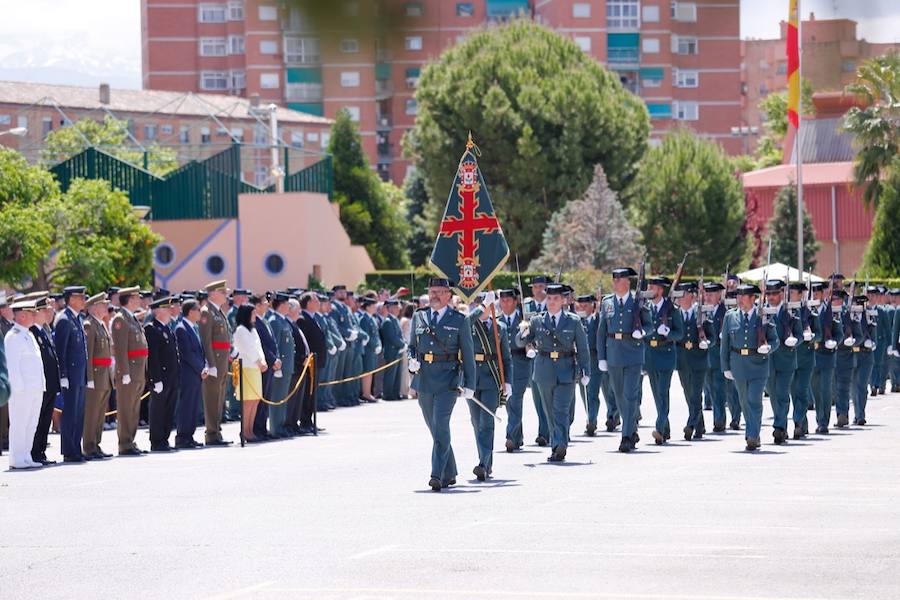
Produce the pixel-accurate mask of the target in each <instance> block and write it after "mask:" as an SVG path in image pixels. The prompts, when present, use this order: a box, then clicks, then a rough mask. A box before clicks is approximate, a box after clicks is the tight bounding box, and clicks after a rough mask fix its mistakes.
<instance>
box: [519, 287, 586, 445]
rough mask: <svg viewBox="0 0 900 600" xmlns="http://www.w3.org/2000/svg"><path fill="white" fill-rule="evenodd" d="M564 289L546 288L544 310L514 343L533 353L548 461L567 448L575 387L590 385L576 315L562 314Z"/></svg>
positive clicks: (522, 327)
mask: <svg viewBox="0 0 900 600" xmlns="http://www.w3.org/2000/svg"><path fill="white" fill-rule="evenodd" d="M564 292H565V286H563V285H561V284H558V283H554V284H550V285H548V286H547V297H546V311H545V312H544V313H542V314H538V315H535V316H532V317H531V320H530V321H528V322H523V323H522V324H520V325H519V334H518V337H517V338H516V343H517V345H518V346H519V347H520V348H524V347H525V346H526V345H528V344H533V345H534V347H535V348H536V350H537V353H538V354H537V356H536V357H535V359H534V373H533V375H532V377H533V379H534V381H535V383H537V385H538V388H539V389H540V393H541V402H542V403H543V407H544V413H545V414H546V415H547V418H548V420H549V425H550V447H551V448H552V454H551V455H550V458H549V460H550V461H553V462H560V461H563V460H565V458H566V450H567V448H568V445H569V422H570V416H569V415H570V410H571V403H572V399H573V397H574V394H575V384H576V383H577V382H578V381H579V380H580V382H581V385H587V384H588V383H589V382H590V371H591V367H590V364H588V361H589V360H590V355H591V353H590V350H589V349H588V345H587V334H586V333H585V330H584V326H583V325H582V324H581V319H579V318H578V315H576V314H574V313H571V312H568V311H565V310H563V309H562V306H563V295H564Z"/></svg>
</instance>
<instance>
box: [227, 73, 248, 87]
mask: <svg viewBox="0 0 900 600" xmlns="http://www.w3.org/2000/svg"><path fill="white" fill-rule="evenodd" d="M229 74H230V75H231V89H233V90H243V89H245V88H246V87H247V73H246V72H245V71H244V70H243V69H232V70H231V71H229Z"/></svg>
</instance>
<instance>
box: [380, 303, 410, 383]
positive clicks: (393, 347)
mask: <svg viewBox="0 0 900 600" xmlns="http://www.w3.org/2000/svg"><path fill="white" fill-rule="evenodd" d="M384 305H385V306H386V307H387V311H388V315H387V317H386V318H385V319H384V322H383V323H382V324H381V339H382V340H383V344H384V362H385V364H390V363H392V362H394V361H395V360H397V359H398V358H400V357H401V355H402V354H403V352H404V351H405V350H406V348H405V346H406V342H404V341H403V333H402V331H401V330H400V321H399V320H398V319H397V317H398V316H399V315H400V301H399V300H396V299H394V298H388V299H387V300H385V301H384ZM382 397H383V398H384V399H385V400H400V399H401V398H400V363H397V364H396V365H394V366H392V367H388V368H387V369H385V371H384V393H383V396H382Z"/></svg>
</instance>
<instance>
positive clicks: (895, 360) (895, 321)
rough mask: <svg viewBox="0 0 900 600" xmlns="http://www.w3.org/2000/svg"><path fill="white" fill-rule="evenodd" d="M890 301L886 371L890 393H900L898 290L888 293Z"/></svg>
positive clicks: (899, 313) (893, 289)
mask: <svg viewBox="0 0 900 600" xmlns="http://www.w3.org/2000/svg"><path fill="white" fill-rule="evenodd" d="M888 297H889V298H890V299H891V335H890V337H889V338H888V348H887V353H888V367H889V368H888V370H889V371H890V377H891V392H892V393H893V392H900V346H898V345H897V338H898V336H900V288H892V289H891V290H890V291H889V292H888Z"/></svg>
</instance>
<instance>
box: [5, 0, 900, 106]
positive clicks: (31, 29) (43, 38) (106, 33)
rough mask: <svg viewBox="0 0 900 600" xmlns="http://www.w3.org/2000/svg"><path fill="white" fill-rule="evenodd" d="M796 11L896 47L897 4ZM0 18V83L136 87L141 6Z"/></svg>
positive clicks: (850, 0)
mask: <svg viewBox="0 0 900 600" xmlns="http://www.w3.org/2000/svg"><path fill="white" fill-rule="evenodd" d="M448 1H450V0H426V2H448ZM787 6H788V0H742V2H741V36H742V37H756V38H774V37H778V31H779V21H781V20H782V19H785V18H786V16H787ZM801 10H802V12H803V14H804V16H808V15H809V12H810V11H813V12H815V13H816V17H817V18H820V19H829V18H835V17H846V18H852V19H856V20H857V21H859V35H860V37H864V38H866V39H868V40H869V41H872V42H900V0H801ZM0 15H3V18H2V19H0V79H12V80H30V81H46V82H50V83H71V84H77V85H97V84H98V83H100V82H101V81H105V82H109V83H111V84H112V85H113V87H131V88H139V87H140V85H141V29H140V26H141V25H140V0H0Z"/></svg>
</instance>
